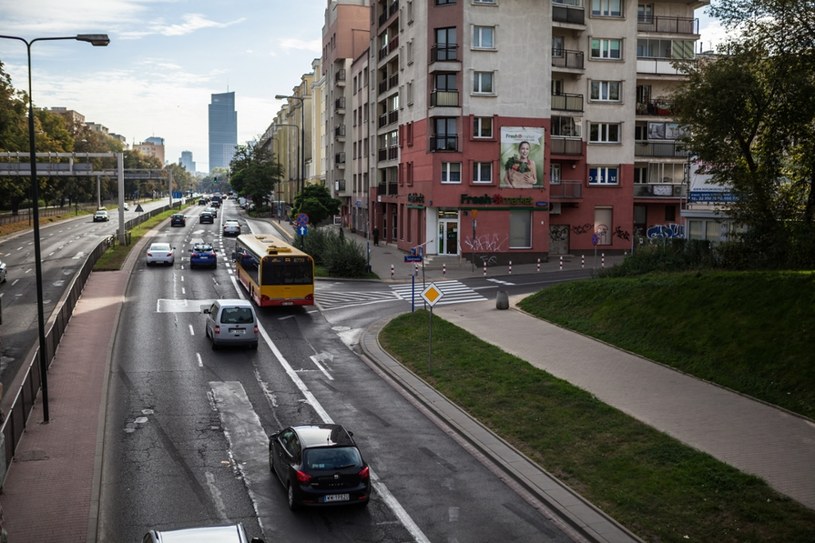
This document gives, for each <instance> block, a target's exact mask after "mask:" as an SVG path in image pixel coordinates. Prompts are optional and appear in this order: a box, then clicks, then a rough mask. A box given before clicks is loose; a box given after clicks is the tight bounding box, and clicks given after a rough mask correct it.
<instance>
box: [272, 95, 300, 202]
mask: <svg viewBox="0 0 815 543" xmlns="http://www.w3.org/2000/svg"><path fill="white" fill-rule="evenodd" d="M286 98H287V99H289V100H300V155H301V156H300V176H299V177H300V192H303V189H304V188H305V186H306V99H305V98H303V97H302V96H285V95H283V94H277V95H275V100H283V99H286Z"/></svg>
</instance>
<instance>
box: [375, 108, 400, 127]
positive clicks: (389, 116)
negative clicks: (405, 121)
mask: <svg viewBox="0 0 815 543" xmlns="http://www.w3.org/2000/svg"><path fill="white" fill-rule="evenodd" d="M398 120H399V112H398V111H389V112H388V113H383V114H382V115H380V116H379V122H378V123H377V126H378V127H379V128H382V127H383V126H388V125H389V124H393V123H395V122H396V121H398Z"/></svg>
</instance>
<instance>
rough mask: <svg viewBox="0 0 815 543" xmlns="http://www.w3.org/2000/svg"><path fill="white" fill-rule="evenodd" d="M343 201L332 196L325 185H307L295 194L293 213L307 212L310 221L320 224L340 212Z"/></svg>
mask: <svg viewBox="0 0 815 543" xmlns="http://www.w3.org/2000/svg"><path fill="white" fill-rule="evenodd" d="M341 205H342V202H340V200H338V199H336V198H332V197H331V193H330V192H328V189H327V188H326V187H324V186H323V185H307V186H306V187H305V188H304V189H303V192H301V193H300V194H298V195H297V196H295V198H294V205H293V207H292V214H293V215H297V214H300V213H305V214H306V215H308V218H309V223H310V224H313V225H318V224H320V223H322V222H323V221H325V220H326V219H328V218H329V217H331V216H333V215H337V214H338V213H339V212H340V206H341Z"/></svg>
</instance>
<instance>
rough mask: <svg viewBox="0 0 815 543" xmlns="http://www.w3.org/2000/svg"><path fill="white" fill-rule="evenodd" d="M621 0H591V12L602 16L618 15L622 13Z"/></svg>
mask: <svg viewBox="0 0 815 543" xmlns="http://www.w3.org/2000/svg"><path fill="white" fill-rule="evenodd" d="M622 4H623V1H622V0H591V14H592V15H599V16H602V17H619V16H620V15H622V13H623V10H622Z"/></svg>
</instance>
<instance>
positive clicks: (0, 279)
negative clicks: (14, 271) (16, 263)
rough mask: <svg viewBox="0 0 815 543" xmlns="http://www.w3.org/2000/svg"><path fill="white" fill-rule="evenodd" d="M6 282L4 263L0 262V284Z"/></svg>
mask: <svg viewBox="0 0 815 543" xmlns="http://www.w3.org/2000/svg"><path fill="white" fill-rule="evenodd" d="M5 282H6V263H5V262H0V283H5Z"/></svg>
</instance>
